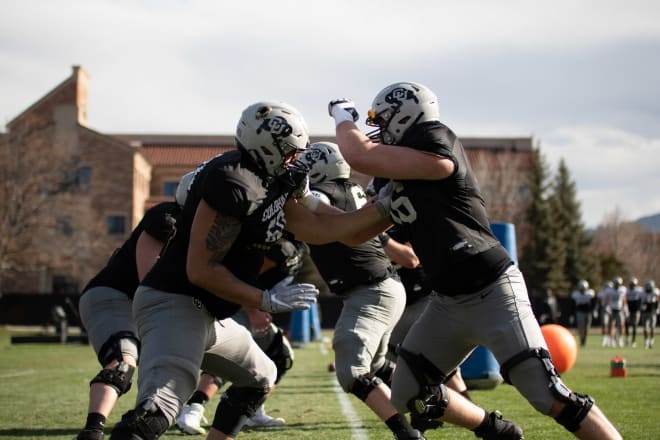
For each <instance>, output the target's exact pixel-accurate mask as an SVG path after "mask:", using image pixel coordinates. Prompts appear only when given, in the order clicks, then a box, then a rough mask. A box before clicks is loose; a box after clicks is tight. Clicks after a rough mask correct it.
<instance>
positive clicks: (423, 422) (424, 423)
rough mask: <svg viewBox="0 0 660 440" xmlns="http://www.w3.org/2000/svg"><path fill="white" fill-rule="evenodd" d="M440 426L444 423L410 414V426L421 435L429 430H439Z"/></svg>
mask: <svg viewBox="0 0 660 440" xmlns="http://www.w3.org/2000/svg"><path fill="white" fill-rule="evenodd" d="M442 425H444V423H443V422H441V421H440V420H433V419H428V418H424V417H422V416H419V415H415V414H412V413H411V414H410V426H412V427H413V428H415V429H417V430H418V431H419V432H421V433H422V434H423V433H424V432H426V431H428V430H429V429H438V428H441V427H442Z"/></svg>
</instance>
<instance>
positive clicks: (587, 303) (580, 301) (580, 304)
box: [571, 280, 596, 347]
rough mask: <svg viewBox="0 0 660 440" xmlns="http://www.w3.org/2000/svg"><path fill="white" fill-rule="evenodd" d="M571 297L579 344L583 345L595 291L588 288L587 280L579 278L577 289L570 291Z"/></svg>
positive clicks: (589, 324) (590, 317) (588, 327)
mask: <svg viewBox="0 0 660 440" xmlns="http://www.w3.org/2000/svg"><path fill="white" fill-rule="evenodd" d="M571 299H572V300H573V304H574V306H575V324H576V325H577V329H578V334H579V336H580V346H582V347H584V346H585V345H587V335H588V334H589V329H590V328H591V319H592V312H593V308H594V303H595V301H596V293H595V292H594V291H593V289H590V288H589V282H588V281H587V280H580V281H578V283H577V289H575V290H574V291H573V292H571Z"/></svg>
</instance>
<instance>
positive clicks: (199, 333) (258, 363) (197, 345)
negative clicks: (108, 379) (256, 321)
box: [133, 286, 277, 425]
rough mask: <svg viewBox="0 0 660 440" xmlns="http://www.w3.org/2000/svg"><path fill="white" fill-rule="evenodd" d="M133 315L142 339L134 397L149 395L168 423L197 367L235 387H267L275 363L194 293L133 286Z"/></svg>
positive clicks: (185, 396) (195, 376) (184, 397)
mask: <svg viewBox="0 0 660 440" xmlns="http://www.w3.org/2000/svg"><path fill="white" fill-rule="evenodd" d="M133 316H134V317H135V324H136V325H137V328H138V333H139V336H140V340H141V342H142V355H141V357H140V366H139V369H138V396H137V400H136V401H137V403H138V404H139V403H142V402H144V401H146V400H152V401H153V402H154V403H155V404H156V406H158V408H160V409H161V411H163V413H164V414H165V416H166V417H167V420H168V421H169V423H170V425H171V424H172V423H173V422H174V420H175V419H176V417H177V415H178V413H179V410H180V409H181V406H182V405H183V403H184V402H185V401H186V400H187V399H188V398H189V397H190V395H191V394H192V393H193V391H194V390H195V388H196V386H197V380H198V378H199V370H200V368H201V369H203V370H204V371H208V372H209V373H211V374H213V375H215V376H219V377H222V378H225V379H227V380H228V381H231V382H232V384H233V385H234V386H236V387H249V388H258V389H263V390H265V391H266V390H269V389H270V388H271V387H272V386H273V384H274V383H275V377H276V374H277V372H276V369H275V364H274V363H273V361H271V360H270V359H269V358H268V356H266V354H265V353H264V352H263V351H262V350H261V349H260V348H259V347H258V346H257V344H256V343H255V342H254V340H253V339H252V335H251V334H250V332H249V331H248V330H247V329H246V328H245V327H243V326H241V325H239V324H238V323H236V321H234V320H233V319H231V318H227V319H223V320H220V321H218V320H217V319H215V318H214V317H213V316H211V315H210V314H209V313H208V312H207V311H206V309H205V308H204V306H203V305H202V304H201V303H200V302H199V301H197V300H196V299H194V298H192V297H190V296H187V295H178V294H173V293H167V292H163V291H159V290H156V289H152V288H150V287H146V286H140V287H138V289H137V291H136V293H135V298H134V299H133Z"/></svg>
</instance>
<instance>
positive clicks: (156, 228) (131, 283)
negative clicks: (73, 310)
mask: <svg viewBox="0 0 660 440" xmlns="http://www.w3.org/2000/svg"><path fill="white" fill-rule="evenodd" d="M180 211H181V210H180V208H179V205H177V204H176V202H163V203H159V204H158V205H156V206H154V207H152V208H150V209H148V210H147V212H145V214H144V217H142V220H141V221H140V223H138V225H137V226H136V227H135V229H133V231H132V232H131V235H130V237H128V240H126V241H125V242H124V244H123V245H122V246H121V247H120V248H118V249H116V250H115V252H114V253H113V254H112V256H111V257H110V259H109V260H108V263H107V264H106V265H105V267H104V268H103V269H101V271H100V272H99V273H98V274H97V275H96V276H95V277H94V278H92V279H91V280H90V281H89V283H87V286H85V288H84V289H83V293H84V292H86V291H87V290H89V289H91V288H92V287H98V286H106V287H112V288H113V289H117V290H119V291H121V292H124V293H125V294H126V295H127V296H128V297H129V298H131V299H132V298H133V295H134V294H135V289H137V286H138V283H139V279H138V272H137V262H136V259H135V250H136V247H137V241H138V238H139V237H140V234H141V233H142V232H143V231H144V232H146V233H147V234H149V235H151V236H152V237H154V238H155V239H157V240H158V241H161V242H163V243H166V242H167V240H168V239H169V238H170V236H171V235H172V234H173V233H174V230H175V223H176V217H177V216H178V215H179V213H180Z"/></svg>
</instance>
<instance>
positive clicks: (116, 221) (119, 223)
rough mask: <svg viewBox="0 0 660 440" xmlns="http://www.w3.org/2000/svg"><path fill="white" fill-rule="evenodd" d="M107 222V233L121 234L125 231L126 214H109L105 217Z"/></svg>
mask: <svg viewBox="0 0 660 440" xmlns="http://www.w3.org/2000/svg"><path fill="white" fill-rule="evenodd" d="M106 222H107V224H108V234H110V235H122V234H125V233H126V216H125V215H109V216H107V217H106Z"/></svg>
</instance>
